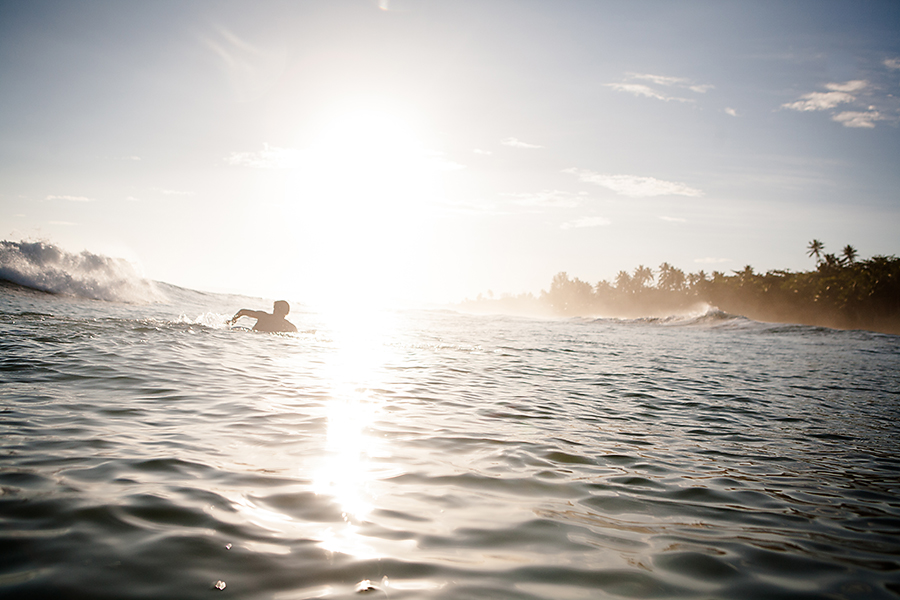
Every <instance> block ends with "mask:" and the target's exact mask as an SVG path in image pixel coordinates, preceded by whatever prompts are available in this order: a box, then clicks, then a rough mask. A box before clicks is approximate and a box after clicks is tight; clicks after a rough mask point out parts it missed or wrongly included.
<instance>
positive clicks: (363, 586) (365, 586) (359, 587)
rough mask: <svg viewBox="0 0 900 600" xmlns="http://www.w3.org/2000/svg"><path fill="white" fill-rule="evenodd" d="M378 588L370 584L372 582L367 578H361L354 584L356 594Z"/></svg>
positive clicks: (375, 590) (374, 590)
mask: <svg viewBox="0 0 900 600" xmlns="http://www.w3.org/2000/svg"><path fill="white" fill-rule="evenodd" d="M377 591H378V588H377V587H375V586H374V585H372V582H371V581H369V580H368V579H363V580H362V581H360V582H359V583H357V584H356V593H357V594H367V593H369V592H377Z"/></svg>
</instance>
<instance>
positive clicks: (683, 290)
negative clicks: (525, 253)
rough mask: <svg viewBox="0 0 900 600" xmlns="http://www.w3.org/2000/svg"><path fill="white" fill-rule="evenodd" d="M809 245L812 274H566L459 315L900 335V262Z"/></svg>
mask: <svg viewBox="0 0 900 600" xmlns="http://www.w3.org/2000/svg"><path fill="white" fill-rule="evenodd" d="M823 249H824V247H823V245H822V243H821V242H819V241H818V240H813V241H812V242H810V244H809V254H810V256H811V257H815V260H816V268H815V270H813V271H806V272H791V271H787V270H775V271H768V272H766V273H756V272H754V270H753V267H752V266H750V265H747V266H746V267H744V268H743V269H742V270H740V271H732V273H731V274H725V273H721V272H719V271H713V272H712V273H709V274H707V273H705V272H704V271H699V272H697V273H690V274H685V273H684V272H683V271H682V270H681V269H677V268H675V267H673V266H671V265H670V264H668V263H662V264H661V265H660V266H659V268H658V269H657V270H656V271H654V270H652V269H650V268H648V267H645V266H643V265H639V266H638V267H637V268H635V269H634V270H633V271H631V272H627V271H619V273H618V275H617V276H616V278H615V281H613V282H609V281H606V280H603V281H600V282H598V283H597V284H595V285H591V284H590V283H588V282H585V281H582V280H580V279H578V278H574V279H573V278H570V277H569V276H568V274H567V273H565V272H562V273H558V274H557V275H556V276H554V277H553V281H552V282H551V284H550V289H549V291H542V292H541V294H540V295H539V296H535V295H533V294H520V295H518V296H512V295H504V296H502V297H500V298H493V297H487V298H485V297H484V296H482V295H479V297H478V298H476V299H475V300H465V301H463V302H461V303H460V304H458V305H457V306H458V308H460V309H461V310H466V311H471V312H495V313H506V314H517V315H534V316H564V317H575V316H578V317H612V318H640V317H663V316H669V315H674V314H683V313H686V312H692V311H695V310H698V309H699V308H700V307H702V306H703V305H711V306H715V307H716V308H718V309H719V310H722V311H724V312H726V313H730V314H734V315H741V316H744V317H747V318H749V319H753V320H756V321H764V322H774V323H798V324H803V325H814V326H821V327H831V328H834V329H865V330H869V331H876V332H881V333H891V334H900V259H898V258H897V257H895V256H874V257H872V258H869V259H865V260H857V258H856V250H855V249H854V248H853V247H852V246H846V247H845V248H844V250H843V253H842V255H841V256H840V257H838V256H836V255H834V254H825V253H823Z"/></svg>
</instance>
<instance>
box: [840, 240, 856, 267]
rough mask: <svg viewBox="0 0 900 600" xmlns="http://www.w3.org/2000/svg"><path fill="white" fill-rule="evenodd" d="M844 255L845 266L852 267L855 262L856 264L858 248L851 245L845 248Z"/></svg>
mask: <svg viewBox="0 0 900 600" xmlns="http://www.w3.org/2000/svg"><path fill="white" fill-rule="evenodd" d="M843 254H844V264H848V265H852V264H853V263H854V262H856V254H857V252H856V248H854V247H853V246H851V245H850V244H847V245H846V246H844V250H843Z"/></svg>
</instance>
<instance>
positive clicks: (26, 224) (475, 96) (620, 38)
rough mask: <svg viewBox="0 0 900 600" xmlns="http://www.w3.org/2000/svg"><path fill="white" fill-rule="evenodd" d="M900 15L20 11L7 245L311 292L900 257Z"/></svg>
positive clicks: (894, 10) (333, 297)
mask: <svg viewBox="0 0 900 600" xmlns="http://www.w3.org/2000/svg"><path fill="white" fill-rule="evenodd" d="M898 32H900V3H897V2H877V1H868V2H857V1H846V2H831V1H827V0H815V1H796V2H780V1H779V2H775V1H772V2H767V1H759V2H729V1H683V2H679V1H660V2H654V1H627V2H626V1H623V2H617V1H587V0H585V1H568V0H554V1H553V2H542V1H529V0H519V1H507V0H477V1H475V0H472V1H469V0H453V1H449V2H440V1H433V0H334V1H319V2H303V1H297V2H272V1H254V2H232V1H227V0H216V1H184V2H182V1H178V2H175V1H172V2H169V1H165V0H160V1H154V2H140V3H138V2H118V1H80V0H66V1H56V2H47V1H42V0H32V1H29V2H21V1H16V0H0V237H2V238H3V239H7V240H13V241H18V240H29V241H36V240H41V241H46V242H50V243H53V244H56V245H58V246H60V247H62V248H65V249H67V250H69V251H72V252H80V251H82V250H88V251H90V252H94V253H99V254H106V255H109V256H113V257H123V258H126V259H128V260H131V261H133V262H135V264H137V265H138V266H139V268H140V269H142V272H143V273H144V274H145V275H146V276H147V277H150V278H152V279H155V280H159V281H165V282H168V283H172V284H176V285H180V286H184V287H190V288H194V289H200V290H208V291H216V292H237V293H247V294H253V295H260V296H266V297H285V298H290V299H294V300H300V301H310V302H315V301H321V302H338V301H340V300H344V301H346V300H349V299H353V300H354V301H358V300H360V299H364V300H371V301H376V300H381V301H385V302H395V301H400V300H405V301H411V302H452V301H458V300H462V299H464V298H466V297H472V298H474V297H475V296H476V295H477V294H479V293H485V294H487V293H488V292H490V293H492V294H494V295H497V296H499V295H501V294H504V293H511V294H519V293H524V292H531V293H535V294H537V293H539V292H540V290H542V289H548V288H549V285H550V282H551V280H552V277H553V276H554V275H555V274H556V273H558V272H561V271H565V272H567V273H568V274H569V276H570V277H578V278H579V279H582V280H584V281H588V282H590V283H592V284H593V283H596V282H598V281H600V280H602V279H607V280H612V279H614V278H615V275H616V273H617V272H618V271H620V270H627V271H632V270H633V269H634V268H635V267H637V266H638V265H646V266H650V267H652V268H656V267H657V266H658V265H659V264H660V263H662V262H668V263H670V264H672V265H674V266H675V267H678V268H680V269H682V270H684V271H685V272H696V271H699V270H701V269H702V270H705V271H706V272H707V273H709V272H711V271H713V270H718V271H723V272H730V271H733V270H740V269H743V268H744V266H745V265H751V266H752V267H753V268H754V269H756V271H757V272H765V271H767V270H770V269H791V270H809V269H811V268H813V267H814V261H813V259H812V258H810V257H808V256H807V250H806V247H807V245H808V244H809V242H810V241H811V240H812V239H814V238H815V239H818V240H821V241H822V242H823V243H824V244H825V251H826V252H834V253H839V252H840V251H841V249H842V248H843V247H844V246H845V245H847V244H851V245H853V246H854V247H855V248H856V249H857V250H858V252H859V255H860V256H861V257H869V256H873V255H879V254H881V255H897V254H900V235H898V224H900V193H898V189H900V129H898V126H900V35H898Z"/></svg>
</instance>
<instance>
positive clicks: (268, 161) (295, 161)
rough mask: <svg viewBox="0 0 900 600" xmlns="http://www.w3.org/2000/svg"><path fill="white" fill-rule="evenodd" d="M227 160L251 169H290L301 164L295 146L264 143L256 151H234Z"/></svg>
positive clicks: (234, 164) (237, 165)
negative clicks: (261, 147)
mask: <svg viewBox="0 0 900 600" xmlns="http://www.w3.org/2000/svg"><path fill="white" fill-rule="evenodd" d="M225 162H227V163H228V164H230V165H233V166H236V167H249V168H251V169H290V168H294V167H297V166H299V164H300V152H299V151H298V150H295V149H293V148H278V147H275V146H269V145H268V144H263V149H262V150H258V151H256V152H232V153H231V154H230V155H228V156H227V157H226V158H225Z"/></svg>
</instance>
